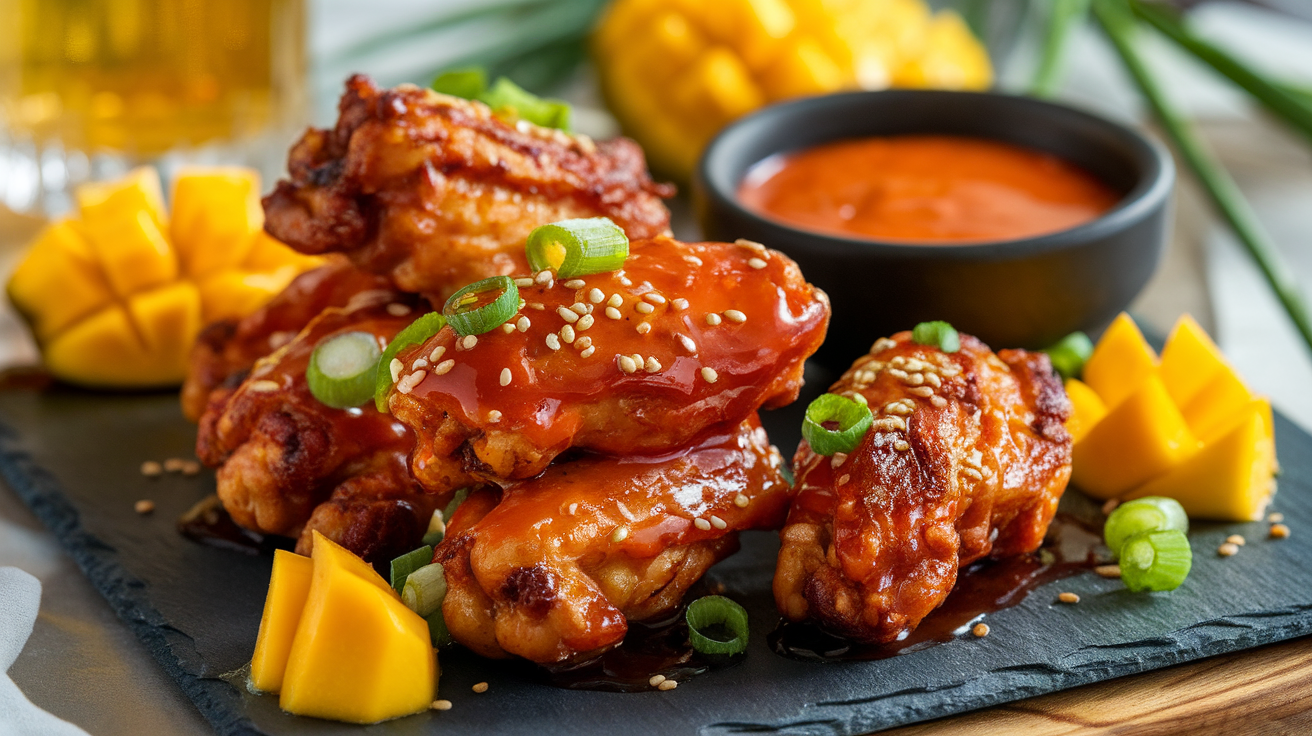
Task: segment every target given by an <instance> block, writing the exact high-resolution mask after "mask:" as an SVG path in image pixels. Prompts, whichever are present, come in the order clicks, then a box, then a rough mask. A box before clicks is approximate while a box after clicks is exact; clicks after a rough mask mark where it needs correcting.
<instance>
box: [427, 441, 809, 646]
mask: <svg viewBox="0 0 1312 736" xmlns="http://www.w3.org/2000/svg"><path fill="white" fill-rule="evenodd" d="M781 465H782V458H781V457H780V456H779V453H778V451H777V450H776V449H775V448H773V447H771V446H770V444H769V441H768V440H767V439H766V436H765V431H764V430H762V429H761V426H760V423H759V422H758V420H757V419H756V417H755V415H752V417H751V418H750V419H749V420H748V421H746V422H743V423H742V424H741V425H740V426H738V427H734V428H730V429H729V431H728V432H727V433H726V434H723V435H721V436H716V437H711V438H709V439H707V440H706V441H705V442H704V443H702V444H700V445H698V446H696V447H693V448H691V449H686V450H683V451H680V452H677V453H674V454H672V455H668V456H664V457H658V458H626V459H615V458H605V457H598V456H590V457H586V458H584V459H580V460H577V461H574V462H567V463H559V464H556V465H553V466H552V467H550V468H549V469H548V470H547V471H546V473H544V474H543V475H542V476H540V477H538V478H534V479H532V480H528V481H523V482H519V483H512V484H510V485H509V486H507V487H506V488H505V489H504V490H503V491H500V492H499V493H498V491H497V490H496V489H495V487H489V488H484V489H482V490H480V491H478V492H476V493H475V494H473V495H472V496H471V497H470V498H469V499H467V500H466V501H465V502H464V503H463V504H462V505H461V506H460V507H459V508H458V509H457V511H456V514H455V516H454V517H453V518H452V520H451V524H450V525H449V526H448V527H447V538H446V539H445V540H444V541H443V542H442V543H441V544H440V545H438V547H437V549H436V551H435V552H434V556H433V560H434V562H440V563H442V564H443V566H444V568H445V571H446V580H447V586H448V587H447V594H446V600H445V601H444V603H443V605H442V614H443V618H444V619H445V620H446V623H447V626H448V628H449V629H450V630H451V634H452V636H453V637H454V638H455V639H456V641H458V642H460V643H461V644H464V645H465V646H467V647H469V648H470V649H472V650H474V651H475V652H478V653H479V654H482V655H484V656H490V657H499V656H506V655H507V654H513V655H517V656H520V657H525V658H527V659H530V660H532V661H534V662H540V663H544V664H546V663H558V662H565V661H571V660H578V659H584V658H587V657H588V656H590V655H592V654H595V653H599V652H601V651H603V650H605V649H608V648H610V647H613V646H615V645H617V644H619V643H620V642H621V641H622V640H623V639H624V635H625V632H626V631H627V630H628V623H627V622H628V620H630V619H632V620H643V619H649V618H653V617H655V616H658V615H660V614H662V613H666V612H668V611H670V610H671V609H673V608H674V607H675V606H677V605H678V604H679V602H680V600H681V599H682V598H683V594H684V592H685V591H687V589H688V587H689V586H691V585H692V584H693V583H694V582H696V581H697V580H698V579H699V578H700V577H701V576H702V574H703V573H704V572H705V571H706V570H707V568H709V567H710V566H711V565H713V564H715V563H716V562H718V561H719V560H721V559H723V558H724V557H727V556H728V555H729V554H731V553H733V552H734V551H736V550H737V548H738V539H737V532H738V531H740V530H743V529H776V528H778V526H779V524H780V523H782V521H783V517H784V514H785V512H786V509H787V505H788V498H789V496H790V494H791V491H790V488H789V485H788V483H787V481H786V480H785V479H784V478H783V476H782V475H781V474H780V470H779V469H780V466H781Z"/></svg>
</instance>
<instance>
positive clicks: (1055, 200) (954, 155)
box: [738, 135, 1120, 244]
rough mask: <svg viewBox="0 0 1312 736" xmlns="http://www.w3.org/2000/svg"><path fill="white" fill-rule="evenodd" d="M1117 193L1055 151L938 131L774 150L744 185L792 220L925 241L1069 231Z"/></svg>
mask: <svg viewBox="0 0 1312 736" xmlns="http://www.w3.org/2000/svg"><path fill="white" fill-rule="evenodd" d="M1119 198H1120V197H1119V195H1118V194H1117V193H1116V192H1115V191H1113V190H1112V189H1111V188H1110V187H1108V186H1107V185H1105V184H1103V183H1102V182H1101V181H1099V180H1098V179H1096V178H1095V177H1094V176H1093V175H1091V174H1089V173H1088V172H1086V171H1084V170H1083V169H1080V168H1079V167H1077V166H1075V165H1073V164H1070V163H1068V162H1066V161H1063V160H1061V159H1059V158H1056V157H1054V156H1051V155H1048V154H1045V153H1040V152H1038V151H1033V150H1029V149H1026V148H1021V147H1019V146H1013V145H1010V144H1007V143H1000V142H997V141H989V140H983V139H978V138H965V137H954V136H939V135H923V136H921V135H916V136H896V137H871V138H861V139H857V140H847V141H839V142H836V143H827V144H824V145H820V146H816V147H814V148H808V149H806V150H803V151H801V152H798V153H792V154H787V155H779V156H771V157H770V158H767V159H765V160H764V161H762V162H760V163H758V164H756V165H755V166H754V167H753V168H752V169H751V170H750V171H749V172H748V173H747V176H746V177H744V178H743V182H742V184H741V185H740V186H739V188H738V199H739V201H741V202H742V203H743V204H744V205H745V206H746V207H747V208H748V209H750V210H753V211H755V212H757V213H760V214H763V215H766V216H768V217H770V218H772V219H775V220H778V221H780V222H782V223H785V224H788V225H792V226H794V227H798V228H801V229H804V230H811V231H815V232H820V233H826V234H832V235H839V236H844V237H849V238H850V237H855V238H870V239H876V240H902V241H912V242H915V243H921V244H933V243H968V242H987V241H996V240H1014V239H1019V238H1027V237H1032V236H1035V235H1042V234H1044V233H1051V232H1056V231H1059V230H1066V229H1069V228H1072V227H1075V226H1076V225H1080V224H1082V223H1085V222H1088V221H1090V220H1093V219H1096V218H1097V217H1099V216H1100V215H1102V214H1103V213H1105V212H1107V211H1108V210H1110V209H1111V208H1112V207H1113V206H1114V205H1115V204H1116V202H1117V200H1118V199H1119Z"/></svg>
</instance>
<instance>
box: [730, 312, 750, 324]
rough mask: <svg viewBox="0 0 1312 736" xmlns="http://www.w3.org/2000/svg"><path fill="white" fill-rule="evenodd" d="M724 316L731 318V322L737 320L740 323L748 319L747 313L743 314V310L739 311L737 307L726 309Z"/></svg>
mask: <svg viewBox="0 0 1312 736" xmlns="http://www.w3.org/2000/svg"><path fill="white" fill-rule="evenodd" d="M724 318H725V319H727V320H729V321H730V322H737V323H738V324H742V323H743V322H746V321H747V315H745V314H743V313H742V312H739V311H738V310H737V309H726V310H724Z"/></svg>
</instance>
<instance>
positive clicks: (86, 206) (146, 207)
mask: <svg viewBox="0 0 1312 736" xmlns="http://www.w3.org/2000/svg"><path fill="white" fill-rule="evenodd" d="M74 198H75V199H76V200H77V208H78V212H79V213H80V216H81V217H82V219H84V220H87V221H88V222H94V221H96V220H99V219H101V218H104V217H113V216H115V215H116V214H117V213H121V212H145V213H147V214H149V215H150V219H151V220H152V221H153V222H154V223H155V227H156V228H158V229H159V230H161V231H164V230H167V229H168V228H167V227H165V224H166V223H167V222H168V218H167V217H166V216H165V215H164V189H163V188H162V187H161V186H160V185H159V173H158V172H156V171H155V169H153V168H152V167H150V166H140V167H138V168H135V169H133V170H132V171H130V172H128V174H127V176H124V177H123V178H122V179H116V180H114V181H106V182H92V183H89V184H82V185H80V186H78V188H77V190H76V191H75V192H74Z"/></svg>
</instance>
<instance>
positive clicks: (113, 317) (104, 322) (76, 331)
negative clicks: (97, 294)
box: [45, 306, 167, 387]
mask: <svg viewBox="0 0 1312 736" xmlns="http://www.w3.org/2000/svg"><path fill="white" fill-rule="evenodd" d="M45 361H46V367H48V368H49V369H50V372H51V373H53V374H55V375H56V376H59V377H60V378H62V379H64V380H66V381H72V382H73V383H79V384H82V385H85V386H137V387H145V386H153V385H157V383H156V382H154V381H150V380H144V381H143V380H142V379H143V378H149V377H150V376H147V374H146V373H145V372H146V371H150V372H151V373H153V372H154V367H153V366H151V364H150V362H151V361H150V356H149V354H148V353H147V352H146V346H145V345H144V344H142V342H141V338H140V337H139V336H138V335H137V331H136V328H135V327H133V325H132V321H131V320H130V319H129V318H128V313H127V311H126V310H124V309H123V308H122V307H119V306H112V307H109V308H108V309H102V310H100V311H99V312H96V313H95V314H93V315H92V316H90V317H88V318H87V319H84V320H82V321H81V322H78V323H77V324H76V325H73V326H72V327H70V328H69V329H67V330H65V331H64V332H62V333H60V334H59V335H58V336H57V337H55V338H54V339H53V340H51V342H50V343H49V344H48V345H46V347H45ZM166 383H167V382H166Z"/></svg>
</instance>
